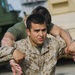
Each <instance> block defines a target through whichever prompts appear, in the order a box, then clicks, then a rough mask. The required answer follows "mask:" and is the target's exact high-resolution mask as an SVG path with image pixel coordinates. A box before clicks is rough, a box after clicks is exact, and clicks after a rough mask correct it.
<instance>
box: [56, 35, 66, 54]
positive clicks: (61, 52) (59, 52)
mask: <svg viewBox="0 0 75 75" xmlns="http://www.w3.org/2000/svg"><path fill="white" fill-rule="evenodd" d="M56 40H57V42H58V44H59V51H58V54H59V55H62V54H64V53H65V52H64V48H65V47H66V42H65V41H64V40H63V39H62V38H61V37H59V36H57V37H56Z"/></svg>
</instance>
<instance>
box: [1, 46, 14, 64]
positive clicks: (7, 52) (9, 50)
mask: <svg viewBox="0 0 75 75" xmlns="http://www.w3.org/2000/svg"><path fill="white" fill-rule="evenodd" d="M14 50H15V48H14V47H1V48H0V63H1V62H5V61H9V60H10V59H13V56H12V54H13V51H14Z"/></svg>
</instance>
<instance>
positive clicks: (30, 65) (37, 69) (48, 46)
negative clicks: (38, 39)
mask: <svg viewBox="0 0 75 75" xmlns="http://www.w3.org/2000/svg"><path fill="white" fill-rule="evenodd" d="M16 46H17V48H18V49H19V50H20V51H22V52H24V53H25V54H26V56H25V60H24V61H23V62H21V63H20V64H21V67H22V69H23V75H54V73H55V65H56V63H57V58H58V56H60V55H62V54H63V53H64V51H63V50H62V49H63V48H64V47H65V46H66V44H65V42H64V41H63V40H62V39H61V38H60V37H56V38H47V39H46V40H45V42H44V44H43V46H42V50H41V53H40V51H39V50H38V49H37V48H36V47H34V46H32V45H31V43H30V41H29V37H27V38H26V39H23V40H20V41H18V42H16Z"/></svg>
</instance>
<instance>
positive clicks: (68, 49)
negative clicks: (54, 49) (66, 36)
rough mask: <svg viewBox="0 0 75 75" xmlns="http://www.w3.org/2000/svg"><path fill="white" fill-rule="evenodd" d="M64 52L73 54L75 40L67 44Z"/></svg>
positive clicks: (74, 51)
mask: <svg viewBox="0 0 75 75" xmlns="http://www.w3.org/2000/svg"><path fill="white" fill-rule="evenodd" d="M66 52H67V53H69V54H72V55H74V54H75V41H73V42H72V43H71V44H70V45H69V46H67V48H66Z"/></svg>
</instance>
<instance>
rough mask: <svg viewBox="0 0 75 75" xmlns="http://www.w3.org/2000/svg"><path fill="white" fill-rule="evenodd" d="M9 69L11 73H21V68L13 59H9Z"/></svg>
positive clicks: (17, 74) (18, 74)
mask: <svg viewBox="0 0 75 75" xmlns="http://www.w3.org/2000/svg"><path fill="white" fill-rule="evenodd" d="M10 65H11V69H12V72H13V75H21V74H22V68H21V67H20V66H19V64H17V63H16V62H15V60H13V59H12V60H10Z"/></svg>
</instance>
